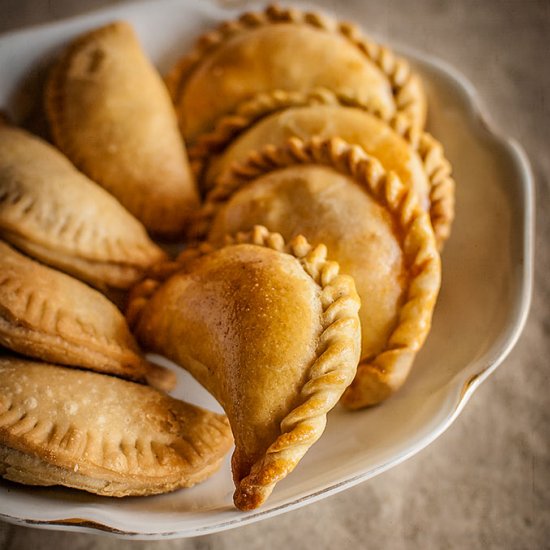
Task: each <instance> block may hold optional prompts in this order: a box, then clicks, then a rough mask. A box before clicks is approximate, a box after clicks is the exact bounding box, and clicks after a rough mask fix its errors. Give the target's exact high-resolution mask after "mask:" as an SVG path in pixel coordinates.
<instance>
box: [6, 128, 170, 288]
mask: <svg viewBox="0 0 550 550" xmlns="http://www.w3.org/2000/svg"><path fill="white" fill-rule="evenodd" d="M0 236H1V237H2V238H4V239H5V240H6V241H9V242H10V243H12V244H13V245H15V246H17V247H18V248H20V249H22V250H24V251H25V252H26V253H27V254H29V255H31V256H33V257H34V258H36V259H38V260H40V261H42V262H44V263H47V264H49V265H52V266H54V267H57V268H59V269H61V270H63V271H66V272H68V273H71V274H72V275H75V276H76V277H78V278H79V279H82V280H84V281H87V282H89V283H91V284H93V285H94V286H96V287H98V288H102V289H105V288H107V287H115V288H120V289H126V288H128V287H129V286H131V285H132V284H133V283H135V282H136V281H137V280H139V279H140V278H141V277H142V276H143V273H144V271H145V270H146V269H147V268H148V267H149V266H150V265H152V264H154V263H156V262H158V261H159V260H161V259H163V258H164V257H165V254H164V253H163V252H162V250H161V249H160V248H158V247H157V246H156V245H155V244H154V243H153V242H152V241H151V240H150V239H149V237H148V236H147V233H146V231H145V229H144V227H143V226H142V225H141V223H139V222H138V221H137V220H136V219H135V218H134V217H133V216H132V215H131V214H130V213H129V212H127V211H126V210H125V209H124V208H123V207H122V206H121V205H120V203H118V202H117V201H116V199H114V198H113V197H112V196H110V195H109V193H107V192H106V191H104V190H103V189H101V187H99V186H98V185H96V184H95V183H94V182H93V181H90V180H89V179H88V178H87V177H86V176H84V175H83V174H81V173H80V172H78V171H77V170H76V169H75V168H74V167H73V166H72V165H71V163H70V162H69V161H68V160H67V159H66V158H65V157H64V156H63V155H62V154H61V153H59V152H58V151H57V150H56V149H54V148H53V147H52V146H50V145H49V144H47V143H46V142H44V141H42V140H41V139H39V138H37V137H35V136H32V135H31V134H29V133H27V132H25V131H24V130H20V129H18V128H15V127H12V126H8V125H6V124H1V123H0Z"/></svg>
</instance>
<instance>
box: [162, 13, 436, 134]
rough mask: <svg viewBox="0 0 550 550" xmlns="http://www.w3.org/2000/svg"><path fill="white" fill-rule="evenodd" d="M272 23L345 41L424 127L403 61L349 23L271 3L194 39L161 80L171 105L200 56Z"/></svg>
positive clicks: (418, 90) (422, 108) (415, 85)
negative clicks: (317, 31) (383, 78)
mask: <svg viewBox="0 0 550 550" xmlns="http://www.w3.org/2000/svg"><path fill="white" fill-rule="evenodd" d="M276 23H293V24H296V25H309V26H311V27H314V28H316V29H321V30H324V31H327V32H333V33H337V34H339V35H340V36H343V37H344V38H346V39H347V40H348V41H349V42H350V43H351V44H353V45H354V46H356V47H357V48H358V49H359V50H360V51H361V52H362V53H363V54H364V55H365V57H366V58H367V59H368V60H369V61H371V62H372V63H373V64H374V65H375V66H376V67H377V68H378V69H380V71H382V73H383V74H384V75H385V76H386V77H387V78H388V80H389V82H390V84H391V88H392V93H393V97H394V101H395V106H396V110H397V111H398V112H401V113H403V114H404V115H405V116H407V117H408V118H410V119H411V121H413V122H414V124H415V125H416V126H417V127H419V128H421V127H423V126H424V123H425V118H426V105H425V100H424V98H423V92H422V84H421V82H420V79H419V77H418V76H417V75H416V74H414V73H413V72H412V71H411V68H410V65H409V63H408V62H407V61H406V60H405V59H403V58H401V57H397V56H396V55H395V54H394V53H393V52H392V50H391V49H389V48H387V47H385V46H382V45H380V44H378V43H376V42H374V41H373V40H370V39H369V38H367V37H366V36H364V35H363V34H362V33H361V31H360V30H359V28H358V27H356V26H355V25H353V24H352V23H349V22H344V21H342V22H339V21H336V20H335V19H333V18H332V17H329V16H326V15H322V14H320V13H319V12H315V11H301V10H299V9H296V8H294V7H292V8H283V7H281V6H279V5H278V4H271V5H269V6H267V7H266V8H265V9H264V10H263V11H260V12H245V13H243V14H241V16H240V17H238V18H237V19H234V20H231V21H225V22H223V23H222V24H220V25H218V27H217V28H216V29H214V30H211V31H208V32H206V33H204V34H203V35H201V36H200V37H199V38H198V39H197V40H196V42H195V47H194V49H193V50H192V51H191V52H190V53H188V54H187V55H185V56H184V57H183V58H181V59H180V61H179V62H178V63H176V65H175V66H174V67H173V68H172V70H171V71H170V72H169V73H168V74H167V75H166V77H165V82H166V86H167V87H168V91H169V92H170V95H171V97H172V100H173V101H174V103H177V102H178V100H179V98H180V96H181V91H182V88H183V86H184V84H185V82H186V81H187V79H188V77H189V76H190V75H191V73H192V72H193V71H194V69H195V67H196V66H197V65H198V64H199V63H200V62H201V60H202V58H203V57H204V56H206V55H208V54H209V53H210V52H212V51H213V50H215V49H216V48H217V47H218V46H220V45H221V44H223V43H224V42H225V41H226V40H228V39H230V38H232V37H233V36H235V35H237V34H238V33H239V32H242V31H245V30H248V29H251V28H256V27H261V26H267V25H271V24H276ZM178 116H179V115H178ZM180 124H181V121H180ZM182 129H183V128H182Z"/></svg>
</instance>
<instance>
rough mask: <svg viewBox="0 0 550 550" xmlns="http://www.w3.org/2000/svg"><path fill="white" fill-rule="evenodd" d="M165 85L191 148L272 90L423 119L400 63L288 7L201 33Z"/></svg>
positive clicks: (338, 26) (414, 87) (352, 31)
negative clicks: (324, 96)
mask: <svg viewBox="0 0 550 550" xmlns="http://www.w3.org/2000/svg"><path fill="white" fill-rule="evenodd" d="M166 82H167V84H168V89H169V90H170V93H171V95H172V99H173V101H174V103H175V105H176V111H177V113H178V117H179V121H180V127H181V129H182V132H183V135H184V136H185V139H186V140H187V141H188V143H190V144H191V143H194V142H195V141H196V139H197V138H198V137H199V136H200V135H201V134H202V133H204V132H208V131H210V130H211V129H212V127H213V125H214V123H215V121H216V120H217V119H218V118H219V117H221V116H223V115H226V114H228V113H230V112H232V111H234V110H235V108H236V107H237V106H238V105H239V104H240V103H241V102H242V101H244V100H247V99H250V98H251V97H253V96H254V95H256V94H257V93H259V92H265V91H268V90H275V89H284V90H287V91H294V92H307V91H308V90H311V89H313V88H316V87H319V86H322V87H326V88H328V89H331V90H334V91H335V92H339V93H343V94H346V95H349V96H353V97H355V98H356V100H357V101H358V102H360V103H362V104H366V105H370V106H372V107H373V108H375V109H376V110H379V111H380V112H381V113H383V114H384V115H386V116H391V115H393V114H395V113H397V112H401V113H403V114H404V115H405V116H407V117H408V118H410V119H411V120H412V121H413V122H414V124H415V125H416V126H418V127H422V126H423V125H424V121H425V117H426V98H425V95H424V91H423V89H422V86H421V83H420V80H419V79H418V77H417V76H416V75H414V74H413V73H412V72H411V70H410V67H409V65H408V63H407V62H406V61H405V60H403V59H400V58H397V57H395V56H394V54H393V53H392V52H391V51H390V50H388V49H387V48H385V47H383V46H380V45H378V44H376V43H374V42H372V41H371V40H368V39H366V38H365V37H363V36H362V35H361V33H360V32H359V31H358V29H357V28H356V27H354V26H353V25H351V24H350V23H339V22H336V21H334V20H332V19H330V18H327V17H324V16H321V15H319V14H317V13H309V12H300V11H298V10H296V9H294V8H289V9H284V8H280V7H277V6H271V7H268V8H267V9H266V10H265V11H263V12H259V13H245V14H243V15H242V16H241V17H240V18H239V19H237V20H235V21H231V22H226V23H224V24H222V25H221V26H220V27H218V28H217V29H216V30H214V31H211V32H208V33H206V34H205V35H203V36H202V37H201V38H200V39H199V40H198V41H197V44H196V46H195V48H194V50H193V51H191V53H189V54H188V55H187V56H185V57H184V58H183V59H182V60H181V61H180V62H179V63H178V64H177V65H176V66H175V67H174V68H173V69H172V71H171V72H170V74H169V75H168V77H167V79H166Z"/></svg>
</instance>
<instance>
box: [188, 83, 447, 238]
mask: <svg viewBox="0 0 550 550" xmlns="http://www.w3.org/2000/svg"><path fill="white" fill-rule="evenodd" d="M293 136H296V137H298V138H300V139H304V140H307V139H310V138H312V137H314V136H316V137H320V138H323V139H328V138H331V137H340V138H342V139H343V140H345V141H347V142H348V143H351V144H354V145H360V146H361V147H362V148H363V149H364V150H365V152H366V153H368V154H369V155H371V156H373V157H375V158H377V159H378V160H379V161H380V162H381V163H382V166H383V167H384V168H385V169H386V170H388V171H393V172H395V173H396V174H397V175H398V176H399V178H400V179H401V181H402V182H403V183H404V184H405V185H410V186H412V187H413V188H414V189H415V190H416V192H417V194H418V197H419V200H420V204H421V206H422V207H423V208H424V209H425V210H427V211H428V212H429V213H430V219H431V221H432V226H433V228H434V233H435V235H436V239H437V241H438V244H439V245H441V244H442V243H443V242H444V241H445V240H446V239H447V238H448V236H449V233H450V228H451V224H452V220H453V217H454V180H453V179H452V177H451V166H450V163H449V161H448V160H447V159H446V158H445V156H444V154H443V148H442V146H441V144H440V143H438V142H437V141H436V140H435V139H434V138H433V137H432V136H430V135H429V134H427V133H426V132H421V131H417V130H415V129H414V128H413V127H412V126H411V124H410V122H409V121H407V120H406V119H405V118H404V117H403V116H402V115H397V116H395V117H392V118H391V119H390V120H387V121H385V120H384V119H382V118H381V117H380V116H379V115H377V114H375V113H374V112H369V111H368V110H367V109H366V108H364V107H363V106H361V105H358V104H356V103H355V102H354V101H353V100H351V99H349V98H346V97H343V96H338V95H337V94H335V93H334V92H331V91H330V90H326V89H317V90H314V91H312V92H309V93H306V94H300V93H288V92H285V91H284V90H275V91H272V92H266V93H264V94H260V95H259V96H257V97H256V98H254V99H252V100H250V101H248V102H245V104H243V105H241V106H240V107H239V109H238V110H237V112H236V113H235V114H233V115H230V116H227V117H223V118H222V119H221V120H219V121H218V122H217V124H216V126H215V128H214V130H213V131H212V132H211V133H209V134H206V135H203V136H202V137H201V139H200V140H199V141H198V143H197V145H196V146H195V147H193V148H192V149H191V150H190V151H189V155H190V159H191V161H192V165H193V166H194V168H195V170H196V171H197V175H198V176H199V178H200V180H201V181H202V182H203V187H204V188H206V189H209V188H211V187H212V184H213V182H214V181H215V179H216V178H217V177H219V176H220V174H223V172H225V171H226V170H227V169H228V168H229V167H230V165H231V164H232V163H234V162H239V161H242V160H244V159H245V158H246V156H247V155H248V153H250V152H251V151H254V150H256V149H261V148H262V147H264V146H265V145H268V144H272V145H276V146H280V145H283V144H284V142H285V141H286V140H287V139H288V138H290V137H293Z"/></svg>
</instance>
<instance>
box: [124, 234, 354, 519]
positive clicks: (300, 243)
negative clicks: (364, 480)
mask: <svg viewBox="0 0 550 550" xmlns="http://www.w3.org/2000/svg"><path fill="white" fill-rule="evenodd" d="M236 244H254V245H257V246H262V247H267V248H271V249H273V250H277V251H279V252H282V253H287V254H290V255H292V256H294V257H295V258H296V259H298V261H299V262H300V264H301V265H302V268H303V269H304V271H305V272H306V273H307V274H308V275H309V276H310V277H311V278H312V279H313V281H314V282H315V283H316V284H317V285H318V286H319V287H320V288H321V295H320V299H321V306H322V310H323V313H322V317H321V319H322V327H323V330H322V332H321V334H320V337H319V344H318V347H317V353H316V359H315V361H314V362H313V363H312V365H311V366H310V367H309V377H308V381H307V382H306V384H305V385H304V386H303V388H302V390H301V404H300V405H298V406H297V407H296V408H295V409H293V410H292V411H291V412H289V413H288V414H287V415H286V416H285V418H283V420H282V421H281V434H280V435H279V436H278V437H277V439H276V440H275V441H274V442H273V443H272V444H271V445H270V446H269V447H268V449H267V450H266V452H265V454H264V455H263V456H262V457H261V458H260V459H258V460H257V461H256V462H255V463H254V464H253V465H252V467H251V469H250V472H249V474H248V475H246V476H245V477H244V478H242V479H235V485H236V491H235V494H234V502H235V505H236V506H237V508H239V509H240V510H252V509H254V508H257V507H258V506H260V505H261V504H262V503H263V502H265V500H266V499H267V498H268V496H269V495H270V494H271V492H272V491H273V488H274V486H275V484H276V483H277V482H278V481H280V480H281V479H283V478H284V477H286V476H287V475H288V474H289V473H290V472H291V471H292V470H293V469H294V468H295V466H296V465H297V464H298V462H299V461H300V460H301V458H302V457H303V456H304V454H305V453H306V452H307V450H308V449H309V448H310V447H311V446H312V445H313V444H314V443H315V442H316V441H317V440H318V439H319V437H321V435H322V433H323V431H324V429H325V425H326V415H327V413H328V412H329V411H330V410H331V409H332V408H333V407H334V406H335V405H336V404H337V403H338V400H339V399H340V397H341V396H342V394H343V392H344V391H345V389H346V388H347V387H348V386H349V384H350V383H351V382H352V380H353V378H354V376H355V373H356V366H357V363H358V362H359V356H360V349H361V343H360V339H361V338H360V337H361V331H360V324H359V318H358V311H359V307H360V301H359V296H358V295H357V292H356V290H355V283H354V282H353V279H352V278H351V277H349V276H348V275H340V274H339V266H338V264H337V263H336V262H331V261H328V260H327V259H326V254H327V249H326V247H325V246H324V245H317V246H316V247H312V246H311V245H310V244H309V243H308V242H307V240H306V239H305V238H304V237H302V236H298V237H296V238H294V239H292V240H291V241H290V242H289V243H288V244H285V241H284V239H283V237H282V236H281V235H280V234H278V233H271V232H269V231H268V230H267V229H266V228H265V227H262V226H256V227H254V229H253V230H252V231H251V232H249V233H238V234H237V235H236V236H235V237H230V236H228V237H226V243H225V245H222V246H220V247H214V246H213V245H210V244H208V243H201V244H199V245H198V246H196V247H193V248H189V249H186V250H184V251H183V252H182V253H181V254H180V256H179V257H178V259H177V260H176V261H175V262H164V263H162V264H159V265H158V266H157V268H156V270H155V272H154V273H152V274H151V275H152V277H153V278H150V279H148V280H145V281H143V282H142V283H141V284H139V285H138V286H137V287H136V288H135V291H134V292H133V293H132V297H131V299H130V303H129V309H128V318H129V322H130V323H132V324H135V323H136V322H137V321H138V320H139V315H140V312H141V310H142V309H143V307H144V306H145V305H146V303H147V301H148V298H150V297H151V296H152V295H153V294H154V292H155V290H156V289H157V288H158V286H159V285H160V284H161V281H163V280H166V279H167V278H169V277H170V276H171V275H173V274H174V273H176V272H178V271H179V270H181V269H182V268H183V269H185V266H186V265H187V264H188V263H189V262H191V261H193V260H194V259H197V258H200V257H201V256H204V255H206V254H209V253H211V252H213V251H215V250H216V249H218V248H224V247H225V246H231V245H236ZM233 460H235V454H234V455H233ZM233 465H234V467H233V471H234V472H235V471H236V468H235V464H234V463H233Z"/></svg>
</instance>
